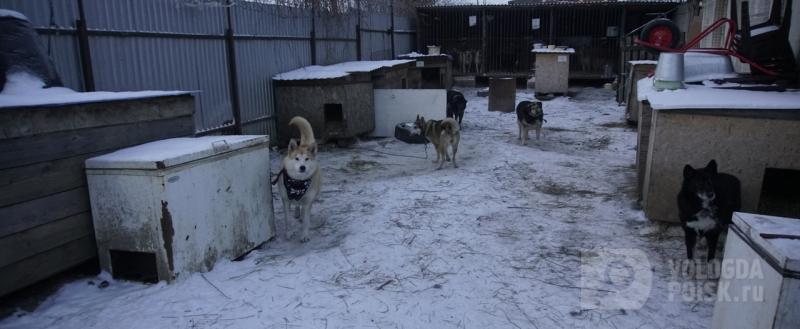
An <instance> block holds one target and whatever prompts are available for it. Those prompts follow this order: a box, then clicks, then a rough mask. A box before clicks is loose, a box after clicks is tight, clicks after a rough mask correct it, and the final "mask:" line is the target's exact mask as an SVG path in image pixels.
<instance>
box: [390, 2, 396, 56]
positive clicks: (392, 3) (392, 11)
mask: <svg viewBox="0 0 800 329" xmlns="http://www.w3.org/2000/svg"><path fill="white" fill-rule="evenodd" d="M389 15H390V16H389V22H390V23H389V24H390V26H389V33H390V35H389V40H391V41H392V58H390V59H394V57H395V50H394V0H389Z"/></svg>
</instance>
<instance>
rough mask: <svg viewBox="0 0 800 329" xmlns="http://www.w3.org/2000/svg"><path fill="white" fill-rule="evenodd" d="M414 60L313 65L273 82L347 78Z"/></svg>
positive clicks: (277, 76)
mask: <svg viewBox="0 0 800 329" xmlns="http://www.w3.org/2000/svg"><path fill="white" fill-rule="evenodd" d="M411 62H413V60H405V59H403V60H388V61H352V62H343V63H338V64H333V65H327V66H320V65H311V66H306V67H301V68H299V69H296V70H292V71H289V72H284V73H280V74H276V75H275V76H273V77H272V80H278V81H297V80H322V79H336V78H343V77H347V76H349V75H350V74H352V73H370V72H373V71H375V70H379V69H383V68H391V67H395V66H398V65H404V64H408V63H411Z"/></svg>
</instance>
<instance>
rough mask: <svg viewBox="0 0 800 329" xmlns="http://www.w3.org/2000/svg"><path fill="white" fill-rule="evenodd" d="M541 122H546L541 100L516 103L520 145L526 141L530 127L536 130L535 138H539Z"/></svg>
mask: <svg viewBox="0 0 800 329" xmlns="http://www.w3.org/2000/svg"><path fill="white" fill-rule="evenodd" d="M543 122H547V120H545V119H544V110H543V109H542V102H529V101H522V102H519V104H518V105H517V126H519V140H520V143H522V145H525V143H527V142H528V130H531V129H535V130H536V140H537V141H538V140H539V136H540V135H541V132H542V123H543Z"/></svg>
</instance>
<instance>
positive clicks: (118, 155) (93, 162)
mask: <svg viewBox="0 0 800 329" xmlns="http://www.w3.org/2000/svg"><path fill="white" fill-rule="evenodd" d="M259 144H266V145H269V137H268V136H266V135H238V136H205V137H194V138H193V137H184V138H171V139H164V140H160V141H155V142H150V143H147V144H141V145H137V146H132V147H129V148H125V149H121V150H118V151H115V152H112V153H109V154H105V155H101V156H98V157H94V158H91V159H88V160H86V169H140V170H141V169H144V170H154V169H164V168H169V167H172V166H177V165H180V164H184V163H187V162H190V161H194V160H200V159H204V158H208V157H210V156H214V155H217V154H222V153H227V152H231V151H235V150H239V149H243V148H246V147H251V146H255V145H259Z"/></svg>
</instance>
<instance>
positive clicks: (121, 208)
mask: <svg viewBox="0 0 800 329" xmlns="http://www.w3.org/2000/svg"><path fill="white" fill-rule="evenodd" d="M86 176H87V179H88V183H89V195H90V198H91V203H92V217H93V221H94V230H95V235H96V239H97V249H98V256H99V259H100V266H101V268H102V269H103V270H105V271H108V272H110V273H112V274H113V275H114V276H115V277H118V278H126V279H139V280H144V281H157V280H167V281H172V280H174V279H176V278H179V277H182V276H186V275H187V274H188V273H190V272H205V271H208V270H211V268H213V266H214V264H215V263H216V261H217V260H218V259H221V258H226V259H234V258H237V257H239V256H241V255H242V254H244V253H246V252H248V251H249V250H252V249H253V248H255V247H257V246H258V245H260V244H262V243H263V242H265V241H267V240H268V239H270V238H271V237H272V236H273V235H274V221H273V211H272V193H271V186H270V182H269V178H270V177H269V176H270V170H269V139H268V137H267V136H209V137H199V138H174V139H167V140H162V141H157V142H152V143H147V144H142V145H139V146H134V147H131V148H127V149H123V150H119V151H116V152H113V153H110V154H106V155H103V156H99V157H95V158H91V159H89V160H87V161H86Z"/></svg>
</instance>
